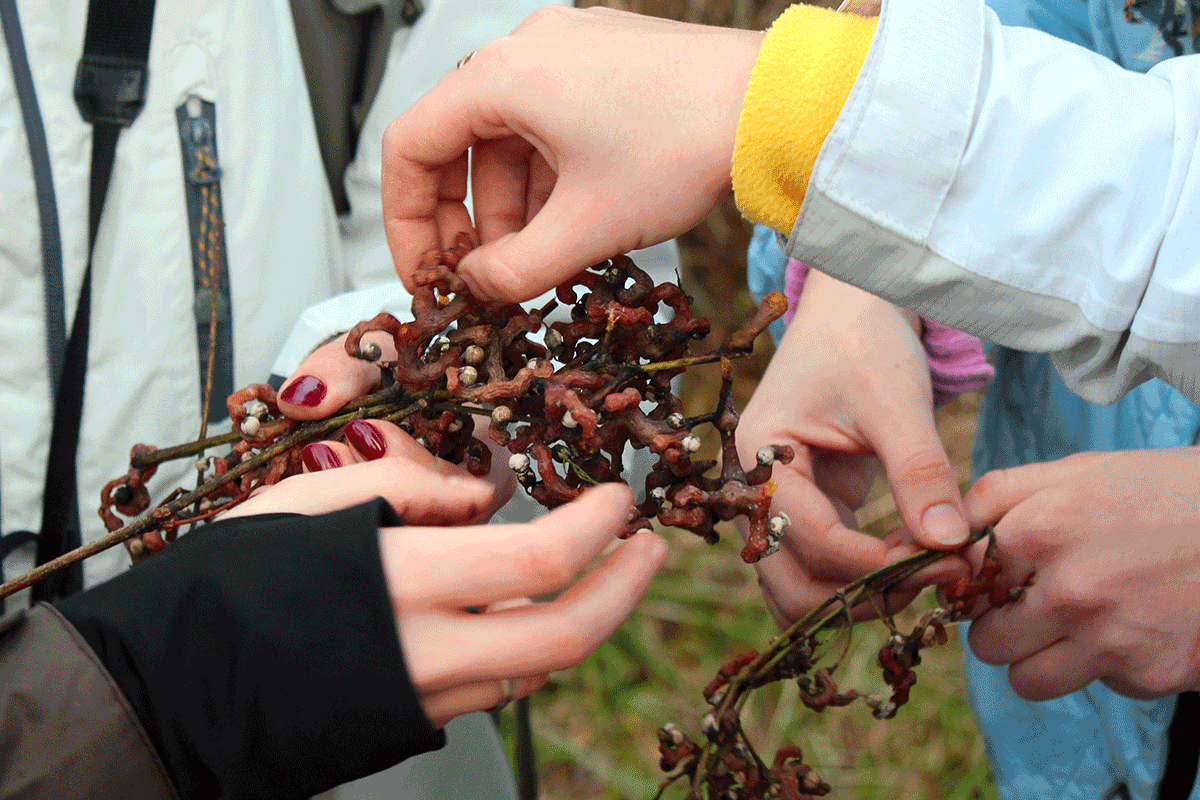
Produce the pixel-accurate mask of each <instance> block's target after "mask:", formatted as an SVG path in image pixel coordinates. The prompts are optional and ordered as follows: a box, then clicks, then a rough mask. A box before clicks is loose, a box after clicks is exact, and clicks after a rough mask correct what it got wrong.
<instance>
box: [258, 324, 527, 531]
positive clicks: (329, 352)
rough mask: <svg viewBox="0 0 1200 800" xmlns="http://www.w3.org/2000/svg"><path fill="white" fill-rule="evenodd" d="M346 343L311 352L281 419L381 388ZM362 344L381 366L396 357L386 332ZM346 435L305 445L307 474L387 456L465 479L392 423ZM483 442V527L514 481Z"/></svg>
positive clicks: (362, 423)
mask: <svg viewBox="0 0 1200 800" xmlns="http://www.w3.org/2000/svg"><path fill="white" fill-rule="evenodd" d="M345 340H346V337H345V335H342V336H339V337H337V338H336V339H334V340H333V341H331V342H328V343H326V344H324V345H322V346H321V347H318V348H317V349H315V350H314V351H313V352H312V353H311V354H310V355H309V356H308V358H306V359H305V360H304V362H303V363H301V364H300V366H299V367H298V368H297V369H296V371H295V372H294V373H292V375H291V377H289V378H288V379H287V380H286V381H285V382H284V383H283V385H282V386H281V387H280V391H279V395H278V402H279V409H280V410H281V411H282V412H283V413H284V414H286V415H287V416H288V417H290V418H292V419H297V420H314V419H324V418H325V417H329V416H331V415H332V414H334V413H335V412H337V410H338V409H340V408H341V407H342V406H344V405H345V404H346V403H348V402H350V401H351V400H353V399H355V398H357V397H361V396H362V395H364V394H367V393H369V392H372V391H375V390H376V389H378V388H379V384H380V371H379V367H378V366H376V364H375V363H373V362H370V361H364V360H362V359H360V358H354V357H352V356H350V355H347V353H346V348H345ZM362 343H363V346H366V345H369V344H374V345H376V346H378V347H379V348H380V353H381V356H380V359H381V360H383V361H393V360H395V358H396V347H395V343H394V342H393V341H392V339H391V337H390V336H388V335H386V334H384V333H381V332H377V331H375V332H371V333H368V334H366V335H365V336H363V339H362ZM345 433H346V441H347V443H348V445H349V446H347V444H340V443H336V442H321V443H316V444H311V445H308V446H307V447H306V448H305V449H304V453H303V455H304V460H305V464H306V471H309V472H312V471H315V470H316V469H317V464H318V463H320V464H322V465H323V466H322V468H326V467H340V466H346V465H348V464H355V463H359V462H363V461H371V460H375V459H379V458H383V457H385V456H387V457H389V458H390V457H397V458H401V459H410V460H413V461H415V462H416V463H417V464H420V465H423V466H425V467H427V468H429V469H431V470H433V471H434V472H438V473H441V474H446V475H459V476H466V475H467V472H466V470H464V469H461V468H459V467H457V466H454V465H451V464H449V463H448V462H446V461H443V460H441V459H439V458H435V457H434V456H433V455H431V454H430V453H429V452H428V451H427V450H425V448H423V447H421V446H420V445H418V444H416V442H414V441H413V439H412V437H411V436H409V435H408V434H407V433H405V432H404V431H402V430H400V429H399V428H397V427H396V426H395V425H392V424H390V423H386V422H379V421H374V422H368V421H366V420H359V421H356V422H352V423H350V424H349V425H347V426H346V428H345ZM483 441H484V442H485V443H486V444H487V445H488V446H489V447H490V448H492V456H493V457H492V468H491V472H490V473H489V474H488V475H487V480H488V481H489V482H490V483H491V485H492V488H493V491H492V495H491V498H490V500H489V501H488V503H487V504H486V505H485V506H484V507H483V508H482V510H481V512H480V514H481V517H480V518H479V519H474V520H471V521H474V522H481V521H483V519H484V518H486V517H490V516H491V515H492V514H493V513H495V512H496V511H497V510H498V509H499V508H500V507H501V506H503V505H504V504H505V503H507V502H508V500H509V498H511V497H512V495H513V491H514V490H515V488H516V477H515V476H514V475H513V472H512V470H510V469H509V468H508V466H507V465H508V452H507V451H503V450H500V449H499V448H497V447H496V446H495V445H494V444H493V443H492V442H491V441H490V440H487V439H486V438H485V439H483ZM252 508H253V507H252ZM323 510H324V511H328V510H330V509H329V508H325V509H323ZM241 513H243V514H244V513H247V512H241ZM249 513H261V512H256V511H251V512H249ZM305 513H322V511H312V512H305ZM460 521H462V522H466V521H468V520H465V519H464V520H460Z"/></svg>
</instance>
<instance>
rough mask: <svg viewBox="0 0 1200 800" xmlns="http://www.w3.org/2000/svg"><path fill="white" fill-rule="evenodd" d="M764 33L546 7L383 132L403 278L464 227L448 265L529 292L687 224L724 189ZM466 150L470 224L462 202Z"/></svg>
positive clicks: (389, 206) (501, 295)
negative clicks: (466, 247) (467, 240)
mask: <svg viewBox="0 0 1200 800" xmlns="http://www.w3.org/2000/svg"><path fill="white" fill-rule="evenodd" d="M762 38H763V34H762V33H761V32H754V31H743V30H733V29H723V28H713V27H707V26H701V25H689V24H685V23H680V22H674V21H670V20H662V19H655V18H651V17H643V16H639V15H636V14H629V13H625V12H617V11H612V10H609V9H602V8H591V9H587V10H576V9H570V8H563V7H559V6H550V7H546V8H543V9H541V10H540V11H538V12H536V13H534V14H533V15H532V16H530V17H529V19H527V20H526V21H525V22H524V23H522V24H521V25H520V26H518V27H517V29H516V30H515V31H513V33H512V34H510V35H509V36H506V37H503V38H501V39H498V40H496V41H494V42H492V43H491V44H489V45H487V46H486V47H484V48H483V49H481V50H479V51H478V52H477V53H475V54H474V56H473V57H472V58H471V59H470V61H469V62H468V63H466V64H464V65H463V66H461V67H460V68H459V69H456V70H454V71H452V72H451V73H450V74H448V75H447V76H446V77H445V78H443V79H442V80H441V82H439V83H438V85H437V86H436V87H435V88H434V89H433V90H432V91H431V92H430V93H429V94H427V95H426V96H425V97H423V98H422V99H421V100H419V101H418V102H417V103H415V104H414V105H413V106H412V107H411V108H410V109H409V110H408V111H407V112H405V113H404V114H402V115H401V116H400V117H398V118H397V119H396V120H395V121H394V122H393V123H392V124H391V125H390V126H389V128H388V130H387V133H386V135H385V137H384V154H383V208H384V218H385V224H386V227H387V234H388V240H389V243H390V245H391V249H392V256H393V259H394V260H395V263H396V268H397V270H398V271H399V273H400V276H401V278H402V279H403V280H404V281H405V283H406V285H408V286H409V288H410V289H412V288H413V287H412V284H411V276H412V272H413V270H414V269H415V268H416V267H417V266H418V264H419V262H420V259H421V256H423V255H424V254H425V253H426V252H428V251H429V250H433V249H438V248H443V247H448V246H450V245H451V244H452V243H453V240H454V237H455V235H456V234H457V233H458V232H461V231H474V232H475V233H476V236H477V240H478V241H480V242H482V245H483V246H481V247H479V248H476V249H475V250H473V251H472V252H471V253H469V254H468V255H467V256H466V258H465V259H463V261H462V263H461V264H460V265H459V268H458V272H459V274H460V275H462V276H463V277H464V278H465V279H466V281H467V283H468V284H469V285H470V286H471V289H472V291H473V292H474V293H475V294H476V296H478V297H482V298H491V299H503V300H525V299H528V298H530V297H534V296H536V295H538V294H540V293H541V292H542V291H544V290H546V289H548V288H550V287H552V286H555V285H557V284H558V283H561V282H562V281H563V280H564V279H566V278H568V277H570V276H572V275H574V274H576V273H578V272H579V271H581V270H583V269H585V268H586V267H589V266H591V265H593V264H595V263H598V262H600V261H603V260H604V259H606V258H608V257H610V256H612V255H615V254H617V253H625V252H628V251H630V250H634V249H637V248H641V247H647V246H650V245H653V244H656V243H658V242H662V241H666V240H667V239H670V238H672V237H674V236H677V235H679V234H680V233H683V232H684V231H686V230H688V229H690V228H692V227H693V226H694V225H695V224H696V223H697V222H699V221H700V220H701V219H702V218H703V217H704V215H705V214H706V213H707V212H708V210H709V209H710V208H711V207H712V206H713V205H715V204H716V203H717V202H718V201H719V200H720V199H721V197H722V196H724V195H725V194H726V193H727V192H728V191H730V188H731V180H730V162H731V159H732V155H733V145H734V138H735V135H736V132H737V124H738V117H739V114H740V110H741V102H742V98H743V95H744V94H745V90H746V85H747V83H748V82H749V79H750V71H751V68H752V67H753V65H754V60H755V57H756V56H757V54H758V48H759V45H760V44H761V42H762ZM468 150H470V151H471V156H470V162H471V172H472V174H471V175H470V179H471V188H472V196H473V202H474V226H472V222H471V216H470V214H469V213H468V211H467V208H466V206H465V204H464V200H465V197H466V192H467V180H468Z"/></svg>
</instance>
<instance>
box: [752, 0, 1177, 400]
mask: <svg viewBox="0 0 1200 800" xmlns="http://www.w3.org/2000/svg"><path fill="white" fill-rule="evenodd" d="M879 25H880V27H879V30H878V31H877V33H876V35H875V38H874V41H873V43H872V45H871V49H870V51H869V53H868V55H867V57H866V60H865V62H864V64H863V68H862V70H861V72H860V74H859V75H858V77H857V80H856V83H855V86H854V89H853V91H851V92H850V93H849V95H848V97H847V100H846V102H845V105H844V107H843V108H842V109H841V112H840V114H839V115H838V117H837V122H836V123H835V124H834V126H833V127H832V129H831V131H830V133H829V135H828V136H827V137H826V138H825V139H824V140H823V142H822V148H821V150H820V157H819V158H818V159H817V160H816V162H815V164H814V167H813V172H812V179H811V180H810V181H808V183H807V184H806V187H805V188H806V194H805V196H804V202H803V207H802V211H801V212H800V213H799V214H798V217H797V219H796V222H795V225H794V227H793V229H792V230H791V238H790V241H789V246H788V252H789V255H792V256H795V257H797V258H800V259H801V260H803V261H805V263H809V264H811V265H812V266H814V267H816V268H818V269H820V270H822V271H826V272H829V273H830V274H832V275H834V276H836V277H838V278H841V279H844V280H847V281H849V282H852V283H855V284H856V285H859V286H861V287H863V288H865V289H868V290H869V291H872V292H874V293H877V294H880V295H882V296H884V297H887V298H889V299H891V300H894V301H896V302H902V303H904V304H905V305H906V306H908V307H909V308H912V309H913V310H915V311H918V312H920V313H921V314H922V315H923V316H926V317H930V318H933V319H936V320H938V321H940V322H944V323H946V324H948V325H950V326H952V327H955V328H959V329H962V330H967V331H969V332H972V333H975V334H978V335H980V336H982V337H983V338H987V339H991V340H994V341H997V342H1000V343H1003V344H1007V345H1009V346H1012V347H1016V348H1019V349H1024V350H1032V351H1043V352H1051V353H1053V354H1054V357H1055V360H1056V363H1057V364H1058V366H1059V369H1060V371H1062V372H1063V374H1064V377H1065V378H1066V379H1067V381H1068V383H1070V384H1071V385H1072V388H1074V389H1076V391H1079V392H1080V393H1081V394H1083V395H1084V396H1085V397H1087V398H1088V399H1092V400H1099V401H1110V400H1112V399H1115V397H1117V396H1119V395H1120V394H1121V393H1123V392H1124V391H1126V390H1127V389H1128V388H1130V387H1131V386H1133V385H1136V384H1137V383H1139V382H1140V381H1142V380H1145V379H1146V378H1148V377H1152V376H1160V377H1164V378H1166V379H1167V380H1169V381H1171V382H1172V383H1174V384H1175V385H1177V386H1179V387H1180V388H1181V389H1183V390H1184V391H1185V392H1187V393H1189V394H1190V395H1191V396H1193V397H1194V396H1196V389H1195V369H1196V368H1195V364H1196V363H1200V359H1198V358H1197V356H1198V355H1200V345H1198V340H1200V327H1198V326H1195V325H1194V320H1195V319H1196V318H1197V316H1198V315H1197V312H1198V311H1200V270H1198V269H1197V268H1196V267H1195V258H1194V256H1192V257H1189V256H1188V253H1189V252H1190V251H1188V247H1189V246H1190V244H1189V242H1191V241H1192V238H1191V235H1190V232H1193V231H1195V230H1196V229H1197V228H1198V227H1200V170H1198V169H1196V168H1193V166H1192V164H1193V161H1197V160H1196V159H1194V158H1193V156H1194V150H1195V148H1196V147H1197V127H1198V125H1197V114H1196V113H1195V111H1194V110H1193V106H1194V103H1193V102H1191V100H1192V98H1194V96H1195V90H1194V89H1193V88H1191V87H1192V86H1193V85H1194V84H1195V83H1196V82H1197V80H1200V67H1198V66H1193V65H1192V64H1191V63H1190V62H1191V60H1190V59H1183V60H1180V61H1176V62H1171V63H1168V64H1165V65H1162V66H1160V67H1158V68H1156V69H1155V70H1154V71H1152V72H1151V73H1150V74H1149V75H1145V76H1143V75H1138V74H1135V73H1130V72H1127V71H1125V70H1122V69H1120V68H1119V67H1116V66H1115V65H1113V64H1111V63H1110V62H1108V61H1107V60H1105V59H1103V58H1102V57H1100V56H1097V55H1095V54H1091V53H1088V52H1087V51H1085V50H1083V49H1082V48H1079V47H1076V46H1073V45H1070V44H1066V43H1064V42H1061V41H1059V40H1056V39H1054V38H1052V37H1049V36H1046V35H1043V34H1039V33H1037V32H1034V31H1028V30H1024V29H1018V28H1005V27H1002V26H1000V25H999V24H998V22H997V21H996V19H995V17H994V15H992V14H991V12H989V11H987V10H986V9H984V7H983V6H982V3H978V2H971V3H968V4H966V5H962V4H957V5H954V6H952V7H938V8H925V7H923V6H922V7H919V8H915V7H910V6H909V5H905V4H899V3H896V4H890V5H888V6H887V7H885V9H884V13H883V16H882V17H881V18H880V23H879ZM940 31H944V32H947V33H946V35H937V32H940ZM769 42H770V37H768V43H769ZM1063 76H1070V79H1069V80H1064V78H1063ZM753 88H754V87H753V83H752V86H751V93H749V94H748V98H747V101H748V103H749V102H750V100H751V99H752V92H753ZM1131 107H1133V108H1136V109H1137V113H1136V114H1130V113H1129V109H1130V108H1131ZM743 121H744V120H743ZM1001 154H1002V155H1001ZM736 172H737V164H736V159H735V174H736Z"/></svg>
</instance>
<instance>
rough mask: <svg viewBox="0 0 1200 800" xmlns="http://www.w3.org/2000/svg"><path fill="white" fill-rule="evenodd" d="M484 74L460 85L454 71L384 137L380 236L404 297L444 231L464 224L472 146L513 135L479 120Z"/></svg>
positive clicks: (446, 237) (444, 237)
mask: <svg viewBox="0 0 1200 800" xmlns="http://www.w3.org/2000/svg"><path fill="white" fill-rule="evenodd" d="M481 52H482V51H481ZM476 58H479V56H478V55H477V56H476ZM487 74H488V73H487V71H486V70H472V76H471V80H465V79H464V78H463V76H462V74H461V73H460V70H458V69H455V70H452V71H451V72H450V73H449V74H447V75H446V76H445V77H444V78H442V79H441V80H440V81H438V83H437V85H436V86H434V87H433V89H431V90H430V91H429V92H428V93H427V94H426V95H424V96H423V97H421V98H420V99H419V100H417V102H415V103H413V105H412V106H411V107H410V108H409V109H408V110H407V111H405V112H404V113H403V114H401V115H400V116H399V117H397V118H396V119H394V120H393V121H392V123H391V124H390V125H388V127H387V129H386V130H385V131H384V134H383V175H382V186H383V189H382V192H383V194H382V197H383V220H384V229H385V230H386V232H387V237H388V245H389V246H390V248H391V251H392V259H393V261H394V262H395V265H396V272H397V273H399V275H400V279H401V280H403V281H404V285H405V286H406V287H408V289H409V291H412V290H413V289H414V288H415V287H414V286H413V284H412V273H413V271H414V270H415V269H416V267H417V266H418V265H419V264H420V261H421V258H422V256H424V255H425V254H426V253H428V252H429V251H430V250H436V249H438V248H440V247H442V245H443V244H444V243H445V242H447V241H450V240H451V239H453V236H454V234H455V233H456V231H449V230H446V231H443V230H441V227H442V225H449V224H455V225H461V224H462V222H463V220H466V219H469V214H468V213H467V209H466V205H465V202H464V201H465V198H466V176H467V154H468V152H469V151H470V149H471V146H472V145H474V144H475V142H477V141H479V140H480V139H496V138H500V137H501V136H505V135H507V134H508V133H511V132H510V131H508V130H507V128H505V127H503V124H502V123H498V122H496V121H495V119H496V118H495V116H493V117H492V120H493V121H492V122H491V123H488V122H486V121H485V119H484V113H483V106H482V105H481V103H480V102H479V101H478V99H479V98H480V97H481V96H483V95H482V92H483V85H482V84H484V83H485V82H486V79H487Z"/></svg>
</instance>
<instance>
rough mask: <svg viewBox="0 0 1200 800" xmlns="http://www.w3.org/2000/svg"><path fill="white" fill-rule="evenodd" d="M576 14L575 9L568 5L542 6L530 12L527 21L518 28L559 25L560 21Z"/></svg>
mask: <svg viewBox="0 0 1200 800" xmlns="http://www.w3.org/2000/svg"><path fill="white" fill-rule="evenodd" d="M575 14H576V11H575V9H573V8H569V7H567V6H558V5H549V6H542V7H541V8H539V9H537V10H536V11H534V12H533V13H532V14H530V15H529V16H528V17H527V18H526V19H525V21H524V22H522V23H521V25H520V26H519V27H518V28H517V30H522V29H524V28H538V27H541V26H543V25H557V24H558V23H560V22H564V21H566V20H567V19H569V18H571V17H573V16H574V15H575Z"/></svg>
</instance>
